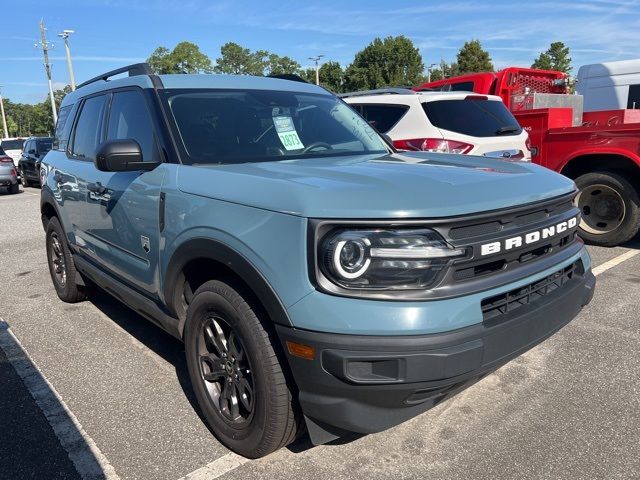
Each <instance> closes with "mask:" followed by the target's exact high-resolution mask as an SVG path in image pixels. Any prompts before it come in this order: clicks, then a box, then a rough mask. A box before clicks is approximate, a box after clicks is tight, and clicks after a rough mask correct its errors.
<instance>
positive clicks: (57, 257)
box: [46, 217, 94, 303]
mask: <svg viewBox="0 0 640 480" xmlns="http://www.w3.org/2000/svg"><path fill="white" fill-rule="evenodd" d="M46 244H47V263H48V264H49V273H50V274H51V280H52V282H53V286H54V288H55V289H56V293H57V294H58V297H59V298H60V300H62V301H63V302H67V303H77V302H82V301H83V300H86V299H87V298H89V296H90V294H91V293H93V290H94V285H93V283H91V282H90V281H89V280H86V281H85V285H79V284H77V283H76V278H77V275H78V273H77V271H76V266H75V264H74V263H73V256H72V255H71V252H70V251H69V246H68V245H67V239H66V237H65V235H64V231H63V230H62V225H60V221H59V220H58V218H57V217H52V218H51V219H50V220H49V222H48V224H47V235H46Z"/></svg>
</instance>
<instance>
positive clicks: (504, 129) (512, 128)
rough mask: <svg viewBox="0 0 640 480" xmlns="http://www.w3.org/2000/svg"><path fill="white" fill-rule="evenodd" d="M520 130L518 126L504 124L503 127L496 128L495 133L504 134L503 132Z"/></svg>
mask: <svg viewBox="0 0 640 480" xmlns="http://www.w3.org/2000/svg"><path fill="white" fill-rule="evenodd" d="M518 130H520V127H516V126H514V125H505V126H504V127H500V128H499V129H498V130H496V135H504V134H505V133H513V132H517V131H518Z"/></svg>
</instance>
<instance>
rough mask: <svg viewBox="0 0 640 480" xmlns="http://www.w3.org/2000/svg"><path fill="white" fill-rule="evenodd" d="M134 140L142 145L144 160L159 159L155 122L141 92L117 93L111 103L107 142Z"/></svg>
mask: <svg viewBox="0 0 640 480" xmlns="http://www.w3.org/2000/svg"><path fill="white" fill-rule="evenodd" d="M125 139H133V140H135V141H136V142H138V143H139V144H140V148H141V149H142V160H143V161H145V162H151V161H155V159H156V158H157V155H156V147H155V145H156V144H155V136H154V134H153V122H152V120H151V116H150V115H149V109H148V108H147V103H146V102H145V99H144V97H143V96H142V93H141V92H138V91H135V90H130V91H129V90H128V91H124V92H116V93H115V94H114V95H113V100H112V101H111V111H110V113H109V128H108V130H107V140H125Z"/></svg>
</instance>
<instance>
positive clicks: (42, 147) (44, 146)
mask: <svg viewBox="0 0 640 480" xmlns="http://www.w3.org/2000/svg"><path fill="white" fill-rule="evenodd" d="M52 146H53V138H44V139H42V140H38V153H47V152H48V151H49V150H51V147H52Z"/></svg>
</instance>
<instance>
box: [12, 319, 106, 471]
mask: <svg viewBox="0 0 640 480" xmlns="http://www.w3.org/2000/svg"><path fill="white" fill-rule="evenodd" d="M72 459H73V461H72ZM107 465H108V464H107ZM109 468H110V467H109ZM83 476H84V477H91V478H96V479H98V478H108V476H109V474H108V472H106V471H105V470H104V469H103V466H102V464H101V462H100V461H99V460H98V458H96V456H95V455H94V453H93V450H92V447H91V446H90V445H89V444H88V443H87V442H86V441H85V437H84V436H83V434H82V432H81V431H80V430H79V429H78V426H77V423H76V422H74V419H72V417H71V416H70V415H69V412H68V410H66V408H65V406H64V405H63V404H62V403H61V402H60V400H59V397H58V395H57V394H56V393H55V392H54V391H53V390H52V389H51V387H50V385H49V383H48V382H47V381H46V380H45V379H44V377H43V376H42V374H41V373H40V371H39V370H38V369H37V367H36V366H35V365H34V364H33V362H32V361H31V360H30V358H29V356H28V355H27V353H26V352H25V351H24V349H23V348H22V346H21V345H20V343H19V342H18V341H17V340H16V338H15V337H14V336H13V334H12V333H11V331H10V329H9V326H8V325H7V324H6V323H5V322H4V321H2V320H0V479H21V478H42V479H45V478H46V479H80V478H83Z"/></svg>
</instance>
